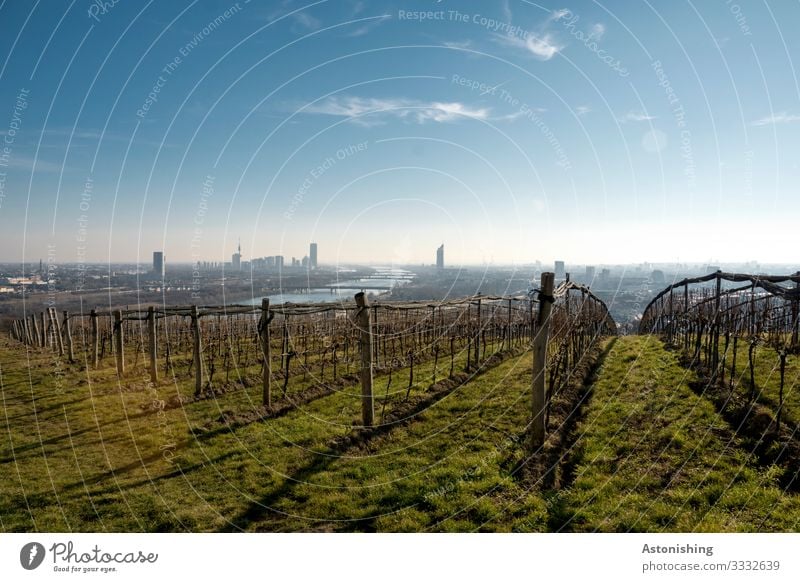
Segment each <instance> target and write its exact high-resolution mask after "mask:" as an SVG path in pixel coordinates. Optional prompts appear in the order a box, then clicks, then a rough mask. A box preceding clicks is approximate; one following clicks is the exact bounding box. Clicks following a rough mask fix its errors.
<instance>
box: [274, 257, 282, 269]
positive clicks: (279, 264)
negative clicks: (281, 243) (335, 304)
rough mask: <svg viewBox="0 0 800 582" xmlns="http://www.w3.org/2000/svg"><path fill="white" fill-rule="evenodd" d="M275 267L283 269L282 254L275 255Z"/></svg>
mask: <svg viewBox="0 0 800 582" xmlns="http://www.w3.org/2000/svg"><path fill="white" fill-rule="evenodd" d="M275 267H276V268H278V269H283V255H275Z"/></svg>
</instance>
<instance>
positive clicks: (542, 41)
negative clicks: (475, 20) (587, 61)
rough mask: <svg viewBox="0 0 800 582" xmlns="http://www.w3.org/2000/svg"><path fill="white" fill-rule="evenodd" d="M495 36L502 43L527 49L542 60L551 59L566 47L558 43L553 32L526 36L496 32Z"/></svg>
mask: <svg viewBox="0 0 800 582" xmlns="http://www.w3.org/2000/svg"><path fill="white" fill-rule="evenodd" d="M494 38H495V40H496V41H497V42H499V43H501V44H505V45H508V46H513V47H516V48H521V49H526V50H528V51H529V52H530V53H531V54H532V55H533V56H534V57H536V58H537V59H539V60H542V61H549V60H550V59H552V58H553V57H554V56H556V54H558V52H559V51H561V49H563V48H564V47H563V46H562V45H560V44H556V42H555V41H554V39H553V36H552V35H551V34H544V35H542V36H537V35H535V34H528V35H527V37H526V38H521V37H519V36H512V35H508V34H495V35H494Z"/></svg>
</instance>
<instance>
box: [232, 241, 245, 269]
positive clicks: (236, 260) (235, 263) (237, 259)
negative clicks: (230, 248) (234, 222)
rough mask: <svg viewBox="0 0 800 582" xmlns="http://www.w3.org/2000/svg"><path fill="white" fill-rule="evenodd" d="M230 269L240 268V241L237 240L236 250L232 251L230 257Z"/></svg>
mask: <svg viewBox="0 0 800 582" xmlns="http://www.w3.org/2000/svg"><path fill="white" fill-rule="evenodd" d="M231 270H233V271H241V270H242V241H239V246H238V248H237V249H236V252H235V253H233V256H232V257H231Z"/></svg>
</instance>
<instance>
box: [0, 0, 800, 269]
mask: <svg viewBox="0 0 800 582" xmlns="http://www.w3.org/2000/svg"><path fill="white" fill-rule="evenodd" d="M797 22H800V4H798V3H796V2H780V3H770V4H767V3H766V2H755V1H741V2H738V3H735V2H727V1H720V2H713V3H707V2H703V3H700V2H697V3H689V2H680V1H679V2H658V3H655V2H646V1H645V2H640V3H635V4H634V3H630V2H621V1H619V2H617V1H615V2H605V3H597V2H587V1H581V2H566V3H563V2H558V3H555V2H540V3H534V2H527V1H522V0H508V1H507V2H485V1H484V2H478V1H472V2H470V1H463V2H457V1H455V0H442V1H441V2H436V1H432V0H429V1H426V2H423V1H418V2H396V1H395V2H383V1H378V2H365V1H355V0H328V1H324V0H323V1H318V2H299V1H290V0H278V1H274V2H257V1H256V0H252V1H251V2H245V1H240V2H238V3H237V2H227V1H223V2H217V1H206V2H169V3H165V2H160V3H156V2H149V3H144V2H132V1H129V0H118V1H117V2H116V3H113V2H111V1H106V2H105V3H103V2H99V1H98V2H89V1H86V0H75V1H73V2H23V1H20V0H17V1H9V0H6V1H4V2H2V4H0V32H1V34H0V47H2V49H0V133H1V134H2V135H1V136H0V139H2V140H3V143H2V144H0V148H5V150H3V149H0V248H2V253H0V255H1V256H0V260H7V261H17V260H21V259H23V258H24V259H25V260H28V261H37V260H38V259H39V258H47V256H48V253H49V254H50V255H51V256H52V257H54V259H55V260H56V261H60V262H75V261H91V262H94V261H97V262H108V261H112V262H117V261H135V260H140V261H143V262H147V261H149V260H150V256H151V253H152V251H153V250H156V249H161V248H163V249H164V250H165V253H166V255H167V258H168V261H191V260H195V259H201V260H217V261H219V260H230V254H231V253H232V252H233V251H234V248H235V246H236V244H237V241H238V239H239V238H241V244H242V248H243V253H244V255H245V259H247V258H250V257H252V256H264V255H273V254H284V255H286V256H287V257H292V256H296V257H298V258H299V257H302V256H303V255H304V254H306V253H307V248H308V243H309V242H310V241H312V240H313V241H316V242H318V243H319V246H320V261H321V262H325V263H329V264H330V263H334V262H337V261H339V262H347V261H363V262H386V263H388V262H394V263H423V262H424V263H431V262H433V260H434V253H435V249H436V247H437V246H438V245H439V244H440V243H442V242H444V244H445V246H446V249H447V260H448V262H449V263H450V264H476V263H481V262H484V261H491V262H494V263H497V264H500V263H517V264H520V263H529V262H532V261H534V260H537V259H538V260H542V261H550V260H553V259H556V258H560V259H564V260H567V261H570V262H589V263H620V262H638V261H645V260H648V261H698V262H702V261H721V262H726V261H737V260H741V261H746V260H758V261H762V262H794V261H795V259H796V255H795V254H794V249H796V248H797V242H798V240H797V236H798V235H797V232H798V231H797V228H796V225H795V220H796V216H797V213H798V210H800V196H798V191H799V189H798V177H800V170H798V159H797V153H798V151H799V150H798V136H799V135H800V132H798V129H800V84H799V83H798V74H797V72H796V71H795V61H796V60H797V57H798V56H799V55H800V40H798V39H797V35H796V34H793V32H794V31H793V30H792V24H793V23H797Z"/></svg>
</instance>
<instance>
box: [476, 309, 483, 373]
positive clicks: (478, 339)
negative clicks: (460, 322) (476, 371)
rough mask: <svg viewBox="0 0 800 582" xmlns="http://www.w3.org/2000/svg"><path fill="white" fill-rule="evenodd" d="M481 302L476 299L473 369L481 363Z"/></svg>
mask: <svg viewBox="0 0 800 582" xmlns="http://www.w3.org/2000/svg"><path fill="white" fill-rule="evenodd" d="M481 325H482V324H481V300H480V299H478V325H476V326H475V367H476V368H477V367H478V366H479V365H480V361H481Z"/></svg>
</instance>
